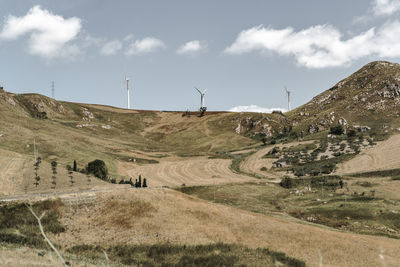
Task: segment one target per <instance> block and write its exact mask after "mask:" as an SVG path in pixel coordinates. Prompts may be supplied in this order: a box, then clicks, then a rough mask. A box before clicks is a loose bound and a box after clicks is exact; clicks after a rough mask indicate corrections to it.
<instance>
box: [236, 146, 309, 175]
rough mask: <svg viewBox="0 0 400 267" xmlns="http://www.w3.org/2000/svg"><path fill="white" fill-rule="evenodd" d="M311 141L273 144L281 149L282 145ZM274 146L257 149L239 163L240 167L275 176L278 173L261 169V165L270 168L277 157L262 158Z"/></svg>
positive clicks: (245, 170) (250, 171)
mask: <svg viewBox="0 0 400 267" xmlns="http://www.w3.org/2000/svg"><path fill="white" fill-rule="evenodd" d="M311 143H313V141H305V142H293V143H289V144H278V145H275V146H276V147H279V148H280V149H282V148H283V147H290V146H297V145H300V144H311ZM275 146H268V147H266V148H264V149H261V150H259V151H257V152H256V153H254V154H253V155H251V156H250V157H248V158H246V159H245V160H244V161H243V162H242V163H241V164H240V169H241V170H242V171H244V172H247V173H253V174H258V175H261V176H265V177H268V178H276V177H277V176H279V174H276V173H274V172H271V171H261V168H262V167H266V168H267V169H268V170H270V169H271V168H272V163H273V162H275V161H277V159H274V158H263V156H264V155H265V154H267V153H268V152H269V151H270V150H271V149H272V148H273V147H275Z"/></svg>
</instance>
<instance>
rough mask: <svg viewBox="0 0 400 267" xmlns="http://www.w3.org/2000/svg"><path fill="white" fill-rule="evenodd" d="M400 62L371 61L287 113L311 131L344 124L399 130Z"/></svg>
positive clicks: (296, 122) (387, 131)
mask: <svg viewBox="0 0 400 267" xmlns="http://www.w3.org/2000/svg"><path fill="white" fill-rule="evenodd" d="M399 107H400V64H396V63H390V62H385V61H376V62H371V63H369V64H367V65H365V66H364V67H362V68H361V69H360V70H358V71H357V72H355V73H354V74H352V75H350V76H349V77H348V78H346V79H344V80H342V81H340V82H338V83H337V84H336V85H335V86H333V87H332V88H330V89H328V90H326V91H324V92H323V93H321V94H319V95H317V96H316V97H314V98H313V99H312V100H311V101H310V102H308V103H306V104H305V105H303V106H301V107H299V108H297V109H295V110H293V111H291V112H290V113H289V114H288V116H289V118H290V120H291V123H292V125H293V126H294V127H296V128H297V129H298V130H303V131H305V132H306V133H308V134H311V133H316V132H320V131H324V130H327V129H329V127H331V126H333V125H338V124H341V125H343V126H344V127H345V128H346V129H349V128H356V129H359V130H360V131H368V130H374V131H378V132H379V131H383V132H386V133H389V132H394V131H397V128H398V127H399V121H400V120H399V117H400V109H399Z"/></svg>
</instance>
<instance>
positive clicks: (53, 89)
mask: <svg viewBox="0 0 400 267" xmlns="http://www.w3.org/2000/svg"><path fill="white" fill-rule="evenodd" d="M54 92H55V84H54V81H52V82H51V98H53V99H54Z"/></svg>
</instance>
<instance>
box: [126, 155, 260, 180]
mask: <svg viewBox="0 0 400 267" xmlns="http://www.w3.org/2000/svg"><path fill="white" fill-rule="evenodd" d="M157 160H158V161H159V163H157V164H143V165H138V164H134V163H131V162H120V163H119V164H118V167H119V168H118V170H119V172H120V173H121V174H122V175H125V176H128V177H133V180H134V179H136V178H137V177H138V176H139V175H142V177H145V178H147V182H148V185H149V186H181V185H182V184H184V185H188V186H190V185H205V184H220V183H231V182H236V183H240V182H246V181H252V180H254V179H253V178H251V177H248V176H245V175H241V174H236V173H234V172H232V170H231V169H230V165H231V163H232V162H231V160H229V159H209V158H207V157H187V158H186V157H185V158H180V157H167V158H161V159H157Z"/></svg>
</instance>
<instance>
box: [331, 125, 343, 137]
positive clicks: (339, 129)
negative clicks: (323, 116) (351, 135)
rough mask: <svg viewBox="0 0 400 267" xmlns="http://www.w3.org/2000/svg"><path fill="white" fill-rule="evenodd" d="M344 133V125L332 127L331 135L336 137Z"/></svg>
mask: <svg viewBox="0 0 400 267" xmlns="http://www.w3.org/2000/svg"><path fill="white" fill-rule="evenodd" d="M343 133H344V129H343V126H342V125H336V126H333V127H331V131H330V134H334V135H342V134H343Z"/></svg>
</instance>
